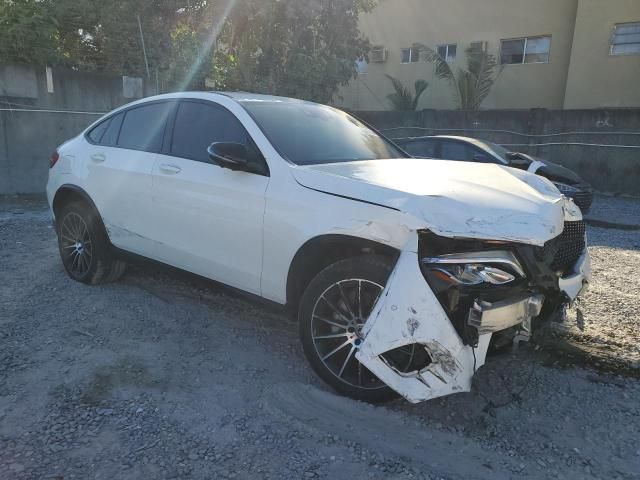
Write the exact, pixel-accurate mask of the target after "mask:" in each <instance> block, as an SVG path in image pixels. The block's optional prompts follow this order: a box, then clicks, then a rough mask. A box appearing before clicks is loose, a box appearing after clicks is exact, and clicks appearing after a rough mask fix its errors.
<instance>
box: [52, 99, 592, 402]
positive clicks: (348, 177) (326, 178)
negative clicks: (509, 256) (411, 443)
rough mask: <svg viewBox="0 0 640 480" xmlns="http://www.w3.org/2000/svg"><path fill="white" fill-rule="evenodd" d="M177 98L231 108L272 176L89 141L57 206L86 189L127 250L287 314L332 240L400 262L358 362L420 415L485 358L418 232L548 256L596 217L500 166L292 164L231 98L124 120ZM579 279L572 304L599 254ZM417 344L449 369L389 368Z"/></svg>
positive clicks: (483, 340) (466, 384)
mask: <svg viewBox="0 0 640 480" xmlns="http://www.w3.org/2000/svg"><path fill="white" fill-rule="evenodd" d="M167 98H197V99H202V100H207V101H211V102H215V103H218V104H220V105H222V106H224V107H226V108H227V109H229V110H230V111H231V112H232V113H233V114H234V115H235V116H236V117H237V118H238V120H239V121H240V122H241V123H242V124H243V125H244V127H245V128H246V130H247V132H248V133H249V134H250V136H251V137H252V139H253V141H254V142H255V144H256V145H257V147H258V148H259V149H260V151H261V152H262V154H263V156H264V157H265V160H266V162H267V164H268V166H269V170H270V175H269V177H264V176H260V175H255V174H251V173H246V172H232V171H230V170H225V169H222V168H220V167H219V166H217V165H213V164H209V163H198V162H194V161H191V160H185V159H182V158H176V157H171V156H168V155H160V154H153V153H145V152H137V151H131V150H125V149H120V148H112V147H99V146H95V145H91V144H90V143H89V142H87V140H86V139H85V138H84V135H79V136H78V137H76V138H74V139H72V140H70V141H69V142H67V143H65V144H63V145H61V146H60V147H59V148H58V150H59V153H60V155H61V157H62V158H64V159H65V161H64V162H58V164H57V165H56V166H55V167H54V168H53V169H52V170H51V171H50V175H49V181H48V184H47V196H48V199H49V203H50V204H51V203H52V201H53V198H54V195H55V193H56V191H57V190H58V189H59V188H60V186H61V185H64V184H74V185H77V186H78V187H80V188H82V189H84V190H85V191H86V192H88V193H89V195H90V196H91V198H92V199H93V201H94V202H95V204H96V206H97V208H98V210H99V212H100V214H101V215H102V217H103V220H104V222H105V225H106V226H107V228H108V233H109V235H110V238H111V241H112V242H113V243H114V244H115V245H116V246H118V247H120V248H123V249H125V250H130V251H132V252H134V253H138V254H141V255H144V256H147V257H149V258H153V259H157V260H160V261H163V262H165V263H169V264H171V265H175V266H178V267H180V268H183V269H186V270H189V271H191V272H195V273H198V274H200V275H203V276H206V277H209V278H212V279H214V280H217V281H220V282H223V283H226V284H230V285H233V286H234V287H237V288H240V289H243V290H246V291H249V292H252V293H256V294H259V295H262V296H263V297H265V298H267V299H270V300H273V301H276V302H279V303H286V301H287V298H286V290H287V276H288V273H289V267H290V265H291V262H292V260H293V258H294V256H295V255H296V253H297V252H298V251H299V250H300V249H301V247H303V246H304V244H305V243H307V242H308V241H310V240H312V239H314V238H316V237H318V236H321V235H329V234H330V235H348V236H351V237H359V238H363V239H369V240H372V241H375V242H379V243H383V244H385V245H388V246H391V247H393V248H395V249H397V250H398V251H399V252H400V257H399V260H398V262H397V264H396V266H395V268H394V271H393V273H392V276H391V278H390V279H389V282H388V284H387V286H386V289H385V292H384V296H383V297H382V299H381V301H380V302H379V303H378V304H377V306H376V307H375V310H374V313H373V314H372V316H371V318H370V319H369V320H368V321H367V323H366V326H365V330H366V335H367V336H366V339H365V342H364V343H363V345H362V349H361V351H360V352H359V353H358V354H357V356H358V358H359V359H360V360H361V361H362V362H363V363H364V364H365V365H366V366H367V367H368V368H369V369H370V370H371V371H373V372H374V373H375V374H376V375H378V376H379V377H380V378H381V379H382V380H383V381H385V382H386V383H387V384H388V385H390V386H391V387H392V388H394V389H395V390H396V391H398V392H399V393H400V394H402V395H403V396H404V397H405V398H407V399H408V400H409V401H412V402H417V401H421V400H425V399H428V398H433V397H436V396H439V395H446V394H449V393H453V392H458V391H466V390H468V389H469V388H470V384H471V377H472V376H473V373H474V369H473V365H474V358H473V351H472V349H471V348H470V347H467V346H464V345H463V344H462V341H461V339H460V337H459V336H458V334H457V333H456V331H455V329H454V328H453V326H452V325H451V322H450V321H449V319H448V318H447V316H446V314H445V313H444V311H443V310H442V307H441V306H440V304H439V303H438V301H437V300H436V298H435V296H434V294H433V292H432V291H431V290H430V288H429V286H428V285H427V283H426V282H425V280H424V278H423V276H422V274H421V272H420V270H419V266H418V258H417V246H418V231H420V230H423V229H430V230H432V231H433V232H435V233H437V234H439V235H442V236H447V237H466V238H478V239H490V240H512V241H518V242H523V243H527V244H531V245H543V244H544V243H545V242H546V241H548V240H549V239H551V238H554V237H555V236H557V235H559V234H560V233H561V231H562V228H563V223H564V221H567V220H577V219H580V218H582V217H581V214H580V211H579V209H577V208H576V207H575V205H574V204H573V203H572V202H571V201H569V200H567V199H565V198H564V197H562V195H561V194H560V193H559V192H558V191H557V189H556V188H555V187H554V186H553V184H551V182H549V181H548V180H546V179H544V178H542V177H539V176H536V175H533V174H531V173H527V172H523V171H521V170H517V169H512V168H508V167H502V166H498V165H491V164H473V163H463V162H448V161H431V162H424V161H421V160H415V159H396V160H377V161H362V162H348V163H340V164H328V165H316V166H307V167H299V166H295V165H292V164H290V163H288V162H287V161H285V160H284V159H283V158H282V157H281V156H280V155H279V154H278V152H277V151H276V149H275V148H274V147H273V145H271V143H270V142H269V140H268V139H267V138H266V137H265V136H264V134H263V133H262V131H261V130H260V128H259V127H258V126H257V125H256V124H255V122H254V121H253V119H252V118H251V117H250V116H249V114H248V113H247V112H246V111H245V110H244V108H243V107H242V106H241V105H240V104H239V103H238V102H237V101H236V100H235V99H233V98H230V97H228V96H225V95H220V94H213V93H207V92H191V93H190V92H186V93H179V94H170V95H161V96H158V97H152V98H150V99H145V100H140V101H137V102H134V103H133V104H129V105H127V106H124V107H121V108H127V107H129V106H131V105H136V104H140V103H144V102H146V101H148V100H156V99H167ZM246 99H248V100H251V101H278V102H287V101H291V100H287V99H281V98H279V99H272V98H271V97H265V96H253V95H251V94H247V95H246ZM96 123H97V122H96ZM94 125H95V124H94ZM90 128H91V127H89V129H90ZM89 129H87V131H88V130H89ZM166 165H168V166H170V167H171V171H169V169H168V167H166ZM577 268H578V269H577V271H576V272H575V274H574V275H573V276H571V277H570V278H567V279H563V280H562V281H561V286H562V288H563V290H564V291H565V292H567V294H568V295H569V297H570V298H575V295H577V293H578V291H579V289H580V288H582V285H583V284H584V282H585V281H588V279H589V276H590V269H589V266H588V254H586V253H585V257H584V259H583V261H582V262H581V264H580V266H579V267H577ZM489 339H490V334H486V335H482V336H481V337H480V343H479V346H478V348H477V349H476V351H475V356H476V358H475V360H476V367H479V366H481V365H482V364H483V363H484V358H485V354H486V349H487V346H488V343H489ZM415 342H418V343H421V344H424V345H426V346H427V347H428V348H429V350H430V353H431V354H432V356H433V358H434V359H435V362H434V363H433V364H432V365H431V366H430V367H428V368H427V369H426V370H424V371H423V372H420V373H419V374H417V375H404V376H403V375H400V374H398V373H397V372H395V371H394V370H393V369H391V368H390V367H389V366H387V365H386V364H385V363H384V362H383V361H381V360H380V358H379V356H378V355H379V354H380V353H383V352H385V351H387V350H390V349H392V348H395V347H398V346H401V345H406V344H409V343H415Z"/></svg>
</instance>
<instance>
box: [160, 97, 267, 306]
mask: <svg viewBox="0 0 640 480" xmlns="http://www.w3.org/2000/svg"><path fill="white" fill-rule="evenodd" d="M172 124H173V132H172V136H171V138H170V139H169V142H168V143H167V144H166V145H165V150H166V151H165V153H164V154H160V155H158V157H157V159H156V162H155V166H154V170H153V223H154V239H155V240H156V241H157V245H156V248H157V252H158V258H159V259H160V260H161V261H163V262H165V263H168V264H170V265H174V266H176V267H179V268H182V269H185V270H188V271H191V272H194V273H197V274H199V275H203V276H206V277H208V278H212V279H214V280H218V281H220V282H222V283H225V284H228V285H232V286H234V287H237V288H240V289H243V290H246V291H249V292H252V293H256V294H259V293H260V277H261V273H262V250H263V221H264V208H265V191H266V189H267V185H268V183H269V177H268V172H267V170H266V167H265V166H264V163H263V162H264V160H263V159H262V158H261V155H260V154H259V152H258V151H257V148H256V147H255V145H254V144H253V142H252V141H251V138H250V137H249V135H248V133H247V132H246V130H245V129H244V127H243V126H242V124H241V123H240V122H239V120H238V119H237V118H236V117H235V115H233V114H232V113H231V112H229V111H228V110H226V109H225V108H224V107H222V106H220V105H218V104H215V103H213V102H209V101H201V100H183V101H181V102H180V104H179V106H178V109H177V111H176V113H175V120H174V121H173V122H172ZM214 142H237V143H243V144H245V145H247V147H249V149H250V150H251V151H252V152H253V154H254V157H253V160H252V164H253V167H252V168H253V171H254V172H255V173H251V172H245V171H232V170H229V169H225V168H222V167H220V166H218V165H217V164H214V163H212V162H211V161H210V160H209V158H208V154H207V147H208V146H209V145H210V144H211V143H214Z"/></svg>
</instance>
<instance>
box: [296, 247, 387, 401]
mask: <svg viewBox="0 0 640 480" xmlns="http://www.w3.org/2000/svg"><path fill="white" fill-rule="evenodd" d="M392 268H393V265H392V263H391V261H390V260H389V259H387V258H385V257H381V256H376V255H365V256H360V257H354V258H350V259H347V260H341V261H339V262H336V263H334V264H332V265H330V266H329V267H327V268H325V269H324V270H322V271H321V272H320V273H319V274H318V275H317V276H316V277H315V278H314V279H313V280H312V281H311V283H310V284H309V286H308V287H307V289H306V290H305V292H304V295H303V296H302V299H301V301H300V309H299V313H298V320H299V328H300V338H301V341H302V346H303V348H304V353H305V355H306V357H307V359H308V360H309V363H310V364H311V367H312V368H313V370H314V371H315V372H316V373H317V374H318V376H320V378H322V379H323V380H324V381H325V382H327V383H328V384H329V385H330V386H332V387H333V388H334V389H335V390H337V391H338V392H339V393H342V394H344V395H347V396H349V397H351V398H354V399H357V400H363V401H366V402H371V403H377V402H384V401H388V400H391V399H393V398H396V396H397V394H396V393H395V392H394V391H393V390H392V389H391V388H389V387H388V386H387V385H386V384H384V383H383V382H382V381H380V379H378V377H376V376H375V375H374V374H373V373H372V372H370V371H369V370H368V369H367V368H366V367H365V366H364V365H362V364H361V363H360V362H359V361H358V360H357V359H356V357H355V354H356V352H357V351H358V349H359V346H360V344H361V343H362V327H363V326H364V322H365V321H366V319H367V318H368V317H369V315H370V313H371V311H372V310H373V307H374V306H375V304H376V302H377V301H378V298H379V297H380V294H381V293H382V291H383V290H384V286H385V284H386V282H387V278H388V277H389V274H390V273H391V270H392Z"/></svg>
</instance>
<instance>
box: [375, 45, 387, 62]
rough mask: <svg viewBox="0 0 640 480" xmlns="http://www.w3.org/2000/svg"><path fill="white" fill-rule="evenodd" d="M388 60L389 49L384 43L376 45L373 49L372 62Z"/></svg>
mask: <svg viewBox="0 0 640 480" xmlns="http://www.w3.org/2000/svg"><path fill="white" fill-rule="evenodd" d="M386 61H387V49H386V48H384V47H383V46H382V45H375V46H374V47H373V48H372V49H371V62H373V63H384V62H386Z"/></svg>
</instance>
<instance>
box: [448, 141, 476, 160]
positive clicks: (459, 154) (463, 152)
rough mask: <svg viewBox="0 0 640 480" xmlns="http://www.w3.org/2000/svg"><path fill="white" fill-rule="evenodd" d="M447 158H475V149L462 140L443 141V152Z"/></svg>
mask: <svg viewBox="0 0 640 480" xmlns="http://www.w3.org/2000/svg"><path fill="white" fill-rule="evenodd" d="M440 156H441V157H442V158H443V159H445V160H461V161H470V160H473V150H472V149H471V148H469V147H468V146H467V145H465V144H464V143H460V142H442V154H441V155H440Z"/></svg>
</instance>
